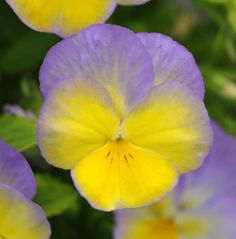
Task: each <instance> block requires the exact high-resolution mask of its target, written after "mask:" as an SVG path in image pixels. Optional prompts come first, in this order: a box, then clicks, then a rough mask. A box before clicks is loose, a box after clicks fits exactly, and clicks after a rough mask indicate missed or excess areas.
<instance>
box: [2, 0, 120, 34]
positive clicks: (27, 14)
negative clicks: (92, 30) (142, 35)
mask: <svg viewBox="0 0 236 239" xmlns="http://www.w3.org/2000/svg"><path fill="white" fill-rule="evenodd" d="M6 1H7V3H8V4H9V5H10V6H11V7H12V9H13V10H14V11H15V13H16V14H17V15H18V16H19V17H20V19H21V20H22V21H23V22H24V23H25V24H26V25H28V26H30V27H31V28H33V29H35V30H38V31H43V32H54V33H56V34H58V35H60V36H63V37H66V36H71V35H74V34H76V33H78V32H79V31H80V30H81V29H83V28H85V27H88V26H90V25H92V24H94V23H102V22H104V21H106V19H107V18H108V17H109V16H110V15H111V14H112V12H113V10H114V9H115V6H116V4H115V0H102V1H97V0H87V1H78V0H67V1H58V0H50V1H47V0H37V1H35V0H33V1H32V0H6Z"/></svg>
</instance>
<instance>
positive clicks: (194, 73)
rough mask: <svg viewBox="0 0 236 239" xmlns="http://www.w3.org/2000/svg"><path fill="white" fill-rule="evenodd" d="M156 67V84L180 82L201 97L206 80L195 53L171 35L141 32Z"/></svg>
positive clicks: (140, 36) (141, 37)
mask: <svg viewBox="0 0 236 239" xmlns="http://www.w3.org/2000/svg"><path fill="white" fill-rule="evenodd" d="M138 36H139V38H140V39H141V40H142V42H143V44H144V45H145V47H146V49H147V50H148V52H149V54H150V55H151V56H152V60H153V64H154V68H155V85H159V84H160V83H163V82H179V83H182V84H184V85H186V86H188V87H189V88H190V89H191V90H192V91H193V92H194V93H195V94H196V95H198V96H199V97H200V98H201V99H203V97H204V91H205V88H204V82H203V79H202V76H201V72H200V70H199V68H198V66H197V64H196V62H195V60H194V57H193V55H192V54H191V53H190V52H189V51H188V50H187V49H186V48H184V47H183V46H181V45H180V44H179V43H177V42H176V41H174V40H172V39H171V38H170V37H168V36H165V35H162V34H159V33H140V34H138Z"/></svg>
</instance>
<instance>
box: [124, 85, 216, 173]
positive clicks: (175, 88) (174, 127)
mask: <svg viewBox="0 0 236 239" xmlns="http://www.w3.org/2000/svg"><path fill="white" fill-rule="evenodd" d="M124 134H125V135H126V136H125V140H127V141H130V142H131V143H133V144H135V145H137V146H140V147H143V148H147V149H150V150H153V151H155V152H157V153H158V154H161V155H163V156H164V157H167V158H168V159H169V160H171V161H173V162H174V163H175V164H176V166H177V167H178V169H179V171H180V172H181V173H185V172H188V171H189V170H193V169H195V168H197V167H199V166H200V165H201V163H202V161H203V159H204V158H205V156H206V154H207V153H208V150H209V147H210V145H211V141H212V135H211V127H210V124H209V118H208V115H207V112H206V110H205V107H204V104H203V103H202V101H201V100H200V99H199V98H198V97H195V96H194V95H193V94H192V92H191V91H189V90H188V89H187V88H186V87H184V86H183V85H182V84H178V83H165V84H162V85H160V86H157V87H154V88H153V89H152V90H151V92H150V93H149V95H148V96H147V97H146V98H145V99H144V101H142V102H141V103H140V104H139V105H138V106H137V107H136V108H135V109H134V110H133V111H132V112H131V113H130V115H129V116H128V117H127V119H126V120H125V121H124Z"/></svg>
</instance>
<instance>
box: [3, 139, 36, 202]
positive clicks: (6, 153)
mask: <svg viewBox="0 0 236 239" xmlns="http://www.w3.org/2000/svg"><path fill="white" fill-rule="evenodd" d="M0 183H1V184H5V185H8V186H10V187H12V188H15V189H16V190H18V191H20V192H22V193H23V194H24V195H25V196H26V197H27V198H29V199H32V198H33V196H34V195H35V192H36V182H35V178H34V175H33V172H32V170H31V168H30V166H29V164H28V162H27V161H26V160H25V158H24V157H23V156H22V155H21V154H20V153H19V152H18V151H17V150H15V149H13V148H12V147H10V146H9V145H7V144H6V143H4V142H3V141H0Z"/></svg>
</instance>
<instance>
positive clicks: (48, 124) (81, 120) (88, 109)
mask: <svg viewBox="0 0 236 239" xmlns="http://www.w3.org/2000/svg"><path fill="white" fill-rule="evenodd" d="M119 124H120V118H119V115H118V113H117V112H116V110H115V109H114V105H113V103H112V101H111V98H110V96H109V94H108V92H107V91H106V90H105V89H104V88H103V87H102V85H100V84H99V83H98V82H97V81H94V80H87V79H83V78H76V79H74V80H70V81H62V82H61V83H60V84H58V85H57V87H55V89H54V90H53V91H52V92H51V93H50V95H49V96H48V97H47V99H46V100H45V102H44V105H43V107H42V110H41V113H40V116H39V120H38V129H37V131H38V135H37V136H38V144H39V147H40V149H41V153H42V155H43V156H44V157H45V158H46V160H47V161H48V162H49V163H50V164H52V165H54V166H56V167H60V168H64V169H71V168H72V167H73V166H74V164H76V163H77V162H78V161H79V160H80V159H81V158H83V157H85V156H86V155H87V154H88V153H91V152H92V151H94V150H96V149H98V148H100V147H101V146H103V145H104V144H106V142H107V140H108V138H111V137H112V135H113V134H114V133H115V131H116V129H117V128H118V126H119Z"/></svg>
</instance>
